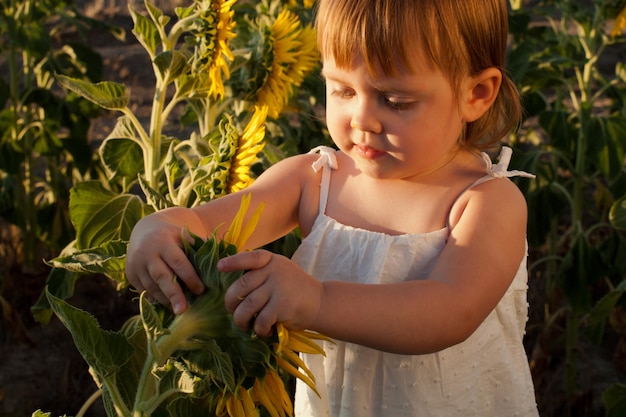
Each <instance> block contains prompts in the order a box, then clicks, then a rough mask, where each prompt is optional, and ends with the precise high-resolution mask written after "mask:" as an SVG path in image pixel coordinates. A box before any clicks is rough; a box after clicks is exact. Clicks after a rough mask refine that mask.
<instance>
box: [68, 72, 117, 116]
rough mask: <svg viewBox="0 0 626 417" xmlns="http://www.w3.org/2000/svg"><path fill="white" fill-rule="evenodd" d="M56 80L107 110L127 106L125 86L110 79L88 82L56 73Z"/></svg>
mask: <svg viewBox="0 0 626 417" xmlns="http://www.w3.org/2000/svg"><path fill="white" fill-rule="evenodd" d="M57 81H58V82H59V84H61V85H62V86H63V87H64V88H67V89H68V90H71V91H73V92H75V93H76V94H78V95H80V96H82V97H84V98H86V99H87V100H89V101H92V102H94V103H96V104H97V105H98V106H100V107H103V108H105V109H108V110H123V109H125V108H126V107H127V106H128V97H127V96H126V87H125V86H124V84H119V83H115V82H112V81H103V82H99V83H96V84H94V83H90V82H88V81H83V80H79V79H76V78H71V77H67V76H65V75H60V74H59V75H57Z"/></svg>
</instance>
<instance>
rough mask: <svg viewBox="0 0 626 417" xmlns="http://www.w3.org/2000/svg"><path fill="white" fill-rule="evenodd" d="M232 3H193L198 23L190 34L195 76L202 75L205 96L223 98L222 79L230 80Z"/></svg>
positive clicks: (227, 0) (218, 0) (204, 0)
mask: <svg viewBox="0 0 626 417" xmlns="http://www.w3.org/2000/svg"><path fill="white" fill-rule="evenodd" d="M235 1H236V0H201V1H199V0H198V1H196V7H197V10H198V19H196V26H197V27H196V28H195V30H194V31H193V33H194V43H195V46H196V51H195V53H194V56H196V57H198V59H197V63H196V65H197V67H196V69H195V72H196V73H205V74H206V75H207V77H205V79H204V80H205V84H206V85H204V86H202V87H205V88H207V89H208V94H209V96H211V97H213V98H219V97H224V96H225V90H224V79H228V78H229V77H230V69H229V62H232V60H233V53H232V51H231V50H230V48H229V45H228V44H229V41H230V40H231V39H234V38H235V37H236V33H235V32H234V29H235V26H236V22H235V20H234V17H233V16H234V11H233V10H231V7H232V6H233V4H234V3H235Z"/></svg>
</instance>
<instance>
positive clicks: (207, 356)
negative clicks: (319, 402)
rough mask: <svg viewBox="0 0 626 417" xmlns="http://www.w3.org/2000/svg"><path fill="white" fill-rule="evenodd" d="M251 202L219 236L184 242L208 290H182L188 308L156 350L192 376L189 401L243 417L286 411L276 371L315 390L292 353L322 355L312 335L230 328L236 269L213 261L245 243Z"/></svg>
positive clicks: (251, 222)
mask: <svg viewBox="0 0 626 417" xmlns="http://www.w3.org/2000/svg"><path fill="white" fill-rule="evenodd" d="M251 202H252V198H251V195H244V196H243V197H242V201H241V206H240V209H239V211H238V213H237V214H236V216H235V218H234V220H233V222H232V223H231V225H230V227H229V229H228V231H227V232H226V234H225V236H224V239H223V240H219V239H217V238H216V235H215V234H214V235H213V236H211V237H209V238H208V239H207V240H203V239H201V238H199V237H197V236H192V237H193V238H194V241H193V243H190V242H187V241H186V243H185V252H186V254H187V256H188V258H189V260H190V261H191V263H192V264H193V265H194V267H195V268H196V271H197V272H198V274H199V275H200V277H201V279H202V281H203V283H204V284H205V286H206V289H205V291H204V293H203V294H202V295H199V296H197V295H193V294H191V293H189V292H187V293H186V296H187V298H188V302H189V307H188V308H187V310H186V311H185V313H183V314H181V315H180V316H177V317H176V318H174V319H173V320H172V321H171V322H170V323H169V325H168V327H167V331H165V332H161V333H162V334H163V336H161V338H160V339H159V340H158V341H157V343H156V347H155V348H154V349H155V350H156V351H157V353H158V354H159V358H160V360H159V367H161V368H162V367H167V366H170V365H168V364H170V363H175V364H176V366H178V367H180V368H181V369H182V370H184V372H186V373H187V374H189V375H190V379H191V380H193V381H196V382H195V383H194V387H193V389H190V390H189V391H190V392H191V391H193V399H192V398H191V397H189V401H193V402H194V404H195V405H197V404H198V403H201V404H202V406H203V407H205V409H207V410H208V413H210V412H215V415H217V416H226V415H229V416H231V417H240V416H241V417H243V416H254V415H260V410H265V413H266V414H269V415H270V416H281V417H283V416H291V415H292V412H293V411H292V410H293V405H292V403H291V399H290V396H289V392H288V390H287V389H286V388H285V383H284V382H283V380H282V378H281V377H280V373H282V372H287V373H289V374H291V375H293V376H294V377H296V378H300V379H302V380H303V381H304V382H306V383H307V384H308V385H309V386H310V387H311V389H313V390H314V391H315V392H317V390H316V388H315V379H314V376H313V374H312V373H311V371H310V370H308V368H307V367H306V365H305V364H304V362H303V361H302V360H301V359H300V358H299V356H298V353H299V352H302V353H312V354H323V353H324V351H323V350H322V348H321V347H320V346H318V345H317V344H316V342H315V340H316V339H326V338H325V337H324V336H321V335H319V334H317V333H314V332H310V331H294V330H289V329H287V328H285V327H284V326H283V325H282V324H280V323H279V324H277V325H276V329H275V330H276V331H275V332H274V335H273V336H272V337H269V338H264V337H259V336H257V335H256V334H255V333H254V332H253V331H243V330H242V329H240V328H239V327H238V326H236V325H235V324H234V322H233V320H232V314H231V313H229V312H228V311H227V310H226V307H225V305H224V294H225V292H226V290H227V289H228V287H229V286H230V285H231V284H232V283H233V282H234V281H235V280H237V279H238V278H239V277H240V276H241V274H242V273H241V272H235V273H222V272H220V271H219V270H218V269H217V267H216V265H217V262H218V260H219V259H221V258H222V257H225V256H229V255H232V254H234V253H236V252H237V251H238V250H240V249H241V248H243V247H244V246H245V243H246V241H247V240H248V238H249V237H250V236H251V234H252V233H253V232H254V228H255V226H256V224H257V222H258V220H259V218H260V215H261V211H262V208H263V207H262V204H261V205H259V206H258V207H257V208H256V209H255V211H254V212H253V213H252V214H250V215H249V216H247V213H248V211H249V208H250V204H251ZM246 219H247V220H246ZM176 406H177V407H178V406H179V404H177V405H176ZM180 407H182V405H180Z"/></svg>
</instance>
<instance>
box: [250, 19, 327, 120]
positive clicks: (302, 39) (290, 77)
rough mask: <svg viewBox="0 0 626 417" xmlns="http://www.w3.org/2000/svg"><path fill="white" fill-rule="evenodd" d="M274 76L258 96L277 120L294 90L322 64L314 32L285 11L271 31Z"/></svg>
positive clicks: (271, 75)
mask: <svg viewBox="0 0 626 417" xmlns="http://www.w3.org/2000/svg"><path fill="white" fill-rule="evenodd" d="M270 32H271V34H270V37H269V38H270V43H271V51H270V52H271V54H272V55H273V60H272V61H271V62H272V64H271V68H270V73H269V76H268V78H267V81H266V83H265V85H264V86H263V87H262V88H261V90H260V91H259V94H258V102H259V103H260V104H264V105H267V106H268V108H269V110H268V115H269V116H270V117H272V118H277V117H278V115H279V113H280V112H281V111H282V109H283V108H284V107H285V105H286V104H287V101H288V100H289V96H290V95H291V94H292V93H293V92H294V89H295V88H296V87H297V86H299V85H300V84H301V83H302V80H303V79H304V76H305V74H306V73H307V72H308V71H310V70H311V69H313V67H314V66H315V65H316V63H317V61H318V53H317V49H316V47H315V45H316V44H315V35H314V30H313V29H312V28H311V27H310V26H307V27H305V28H303V27H302V26H301V22H300V20H299V19H298V16H296V15H295V14H294V13H292V12H290V11H289V10H286V9H284V10H282V11H281V12H280V14H279V15H278V16H277V17H276V21H275V22H274V23H273V24H272V26H271V28H270Z"/></svg>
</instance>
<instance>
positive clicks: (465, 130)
mask: <svg viewBox="0 0 626 417" xmlns="http://www.w3.org/2000/svg"><path fill="white" fill-rule="evenodd" d="M318 7H319V8H318V15H317V29H318V43H319V48H320V51H321V54H322V57H323V75H324V77H325V79H326V86H327V112H326V119H327V124H328V130H329V132H330V135H331V137H332V138H333V140H334V143H335V144H336V146H337V148H339V150H338V151H335V150H332V149H330V148H321V149H317V150H316V152H315V153H310V154H307V155H300V156H296V157H292V158H288V159H286V160H284V161H282V162H280V163H278V164H276V165H275V166H273V167H272V168H270V169H269V170H267V171H266V172H265V173H264V174H263V175H261V176H260V177H259V178H258V179H257V181H256V182H255V183H254V184H253V185H252V186H250V187H249V188H248V189H247V190H245V191H244V192H245V193H251V194H252V206H253V207H254V206H255V205H258V204H260V203H261V202H264V203H265V209H264V211H263V214H262V217H261V221H260V223H259V225H258V227H257V229H256V231H255V233H254V234H253V236H252V237H251V239H250V240H249V242H248V245H249V248H250V249H253V248H258V247H260V246H262V245H264V244H266V243H268V242H271V241H273V240H275V239H277V238H279V237H281V236H283V235H285V234H286V233H288V232H289V231H291V230H292V229H294V228H295V227H297V226H299V227H300V230H301V232H302V235H303V236H304V238H303V241H302V244H301V246H300V247H299V249H298V251H297V252H296V253H295V255H294V256H293V259H292V260H290V259H287V258H285V257H283V256H280V255H277V254H273V253H270V252H267V251H263V250H251V251H248V252H243V253H240V254H237V255H234V256H232V257H229V258H225V259H223V260H222V261H221V262H220V263H219V268H220V269H221V270H222V271H234V270H241V271H248V272H246V273H245V274H244V275H243V276H242V278H241V279H239V280H238V281H237V282H235V283H234V284H233V285H232V286H231V288H230V289H229V290H228V292H227V294H226V305H227V308H228V309H229V310H231V311H232V312H233V317H234V320H235V322H236V323H237V324H238V325H240V326H242V327H243V328H249V327H250V326H251V323H253V327H254V330H255V331H256V332H257V333H258V334H260V335H269V334H271V331H272V330H271V329H272V326H273V325H274V324H275V323H277V322H283V323H285V324H286V325H287V326H288V327H290V328H297V329H303V328H307V329H312V330H316V331H319V332H320V333H323V334H325V335H327V336H330V337H332V338H334V339H336V343H335V344H330V343H327V344H325V345H324V346H323V347H324V349H325V350H326V353H327V356H326V357H321V356H320V355H315V356H312V357H307V358H305V359H306V361H307V364H308V366H309V368H310V369H311V370H312V371H313V372H314V373H315V375H316V378H317V381H318V383H317V385H318V387H319V389H320V392H321V398H318V397H317V396H316V395H315V394H314V393H312V392H311V391H310V390H308V389H307V388H306V386H298V387H297V390H296V415H298V416H315V417H323V416H358V417H367V416H438V417H440V416H455V415H462V416H481V417H487V416H536V415H537V408H536V405H535V400H534V391H533V385H532V380H531V376H530V372H529V367H528V362H527V358H526V355H525V352H524V348H523V345H522V337H523V334H524V327H525V323H526V320H527V302H526V290H527V273H526V239H525V233H526V204H525V201H524V198H523V196H522V194H521V193H520V192H519V190H518V189H517V187H516V186H515V185H514V184H513V183H512V182H510V181H509V180H508V179H507V178H505V177H507V176H512V175H518V174H523V175H527V174H524V173H519V172H509V171H507V170H506V168H507V164H508V159H509V157H510V153H507V151H510V150H508V148H504V149H505V152H504V153H503V154H502V155H501V157H500V163H499V164H498V165H495V166H492V164H491V161H490V159H489V158H487V157H486V155H484V154H481V152H480V151H481V150H485V149H487V148H489V147H491V146H493V145H494V144H495V143H497V142H498V141H499V140H500V139H501V138H502V137H503V136H505V135H506V134H508V133H509V132H510V131H511V130H512V129H513V128H514V127H515V126H516V124H517V123H518V121H519V117H520V104H519V98H518V94H517V92H516V90H515V87H514V85H513V84H512V82H511V81H510V80H509V79H508V78H507V76H506V75H505V73H504V70H503V66H504V59H505V48H506V41H507V10H506V1H505V0H464V1H458V0H321V1H320V2H319V6H318ZM317 152H319V153H317ZM240 200H241V196H240V195H237V194H231V195H229V196H226V197H222V198H219V199H217V200H215V201H212V202H210V203H208V204H205V205H203V206H201V207H197V208H194V209H185V208H172V209H168V210H163V211H161V212H158V213H155V214H153V215H150V216H148V217H146V218H144V219H143V220H141V221H140V222H139V223H138V225H137V226H136V227H135V229H134V231H133V233H132V237H131V241H130V245H129V248H128V257H127V269H126V272H127V276H128V279H129V281H130V282H131V284H132V285H133V286H134V287H135V288H136V289H138V290H140V291H141V290H144V289H145V290H147V291H148V292H149V293H150V294H151V295H152V296H153V297H155V298H156V299H158V300H159V301H160V302H162V303H164V304H168V305H171V306H172V308H173V309H174V311H175V312H176V313H181V312H183V311H184V310H185V308H186V306H185V300H184V297H183V294H182V291H181V288H180V286H179V284H178V282H177V281H176V280H175V279H174V277H175V276H176V277H178V278H179V280H180V281H181V282H183V283H184V284H185V285H186V286H188V287H189V288H190V289H191V290H192V291H194V292H198V293H200V292H202V289H203V288H202V284H201V283H200V280H199V279H198V277H197V276H196V274H195V272H194V270H193V268H192V266H191V265H190V264H189V262H188V261H187V259H186V257H185V255H184V253H183V251H182V249H181V246H182V245H181V228H183V227H187V228H189V229H190V230H191V231H192V232H193V233H195V234H197V235H201V236H202V235H205V236H208V235H209V234H210V233H212V232H213V231H214V230H215V228H216V227H217V226H218V225H220V224H229V223H230V221H231V220H232V218H233V217H234V215H235V213H236V212H237V209H238V207H239V203H240Z"/></svg>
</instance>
